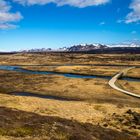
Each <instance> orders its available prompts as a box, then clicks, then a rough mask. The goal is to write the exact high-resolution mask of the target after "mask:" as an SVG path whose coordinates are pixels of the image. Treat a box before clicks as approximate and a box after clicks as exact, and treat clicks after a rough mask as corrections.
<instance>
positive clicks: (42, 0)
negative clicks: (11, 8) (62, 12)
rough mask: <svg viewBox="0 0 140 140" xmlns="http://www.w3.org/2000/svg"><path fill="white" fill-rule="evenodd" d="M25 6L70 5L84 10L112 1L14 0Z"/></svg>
mask: <svg viewBox="0 0 140 140" xmlns="http://www.w3.org/2000/svg"><path fill="white" fill-rule="evenodd" d="M13 1H15V2H18V3H20V4H23V5H34V4H39V5H45V4H48V3H55V4H56V5H57V6H63V5H70V6H74V7H79V8H84V7H87V6H98V5H102V4H106V3H108V2H109V1H110V0H13Z"/></svg>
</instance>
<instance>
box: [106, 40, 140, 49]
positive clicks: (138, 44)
mask: <svg viewBox="0 0 140 140" xmlns="http://www.w3.org/2000/svg"><path fill="white" fill-rule="evenodd" d="M108 46H109V47H134V48H135V47H140V41H138V40H137V41H127V42H123V43H118V44H110V45H108Z"/></svg>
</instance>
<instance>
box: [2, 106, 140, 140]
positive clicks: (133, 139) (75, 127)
mask: <svg viewBox="0 0 140 140" xmlns="http://www.w3.org/2000/svg"><path fill="white" fill-rule="evenodd" d="M0 135H3V136H11V137H23V138H24V137H26V136H30V137H32V138H33V137H36V138H37V137H41V138H42V137H47V138H50V139H51V140H96V139H100V140H139V139H140V137H138V136H132V135H129V134H127V133H125V132H119V131H116V130H112V129H109V128H103V127H101V126H99V125H92V124H90V123H80V122H78V121H75V120H68V119H64V118H60V117H54V116H41V115H39V114H36V113H31V112H25V111H21V110H16V109H12V108H6V107H0Z"/></svg>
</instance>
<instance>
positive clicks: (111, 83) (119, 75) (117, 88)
mask: <svg viewBox="0 0 140 140" xmlns="http://www.w3.org/2000/svg"><path fill="white" fill-rule="evenodd" d="M133 68H135V67H130V68H126V69H124V70H122V71H120V72H119V73H118V74H116V75H115V76H114V77H113V78H112V79H111V80H110V81H109V83H108V84H109V85H110V86H111V87H112V88H114V89H115V90H118V91H120V92H123V93H125V94H127V95H130V96H133V97H136V98H140V95H138V94H135V93H132V92H129V91H126V90H123V89H121V88H119V87H117V86H116V82H117V80H118V79H119V78H121V77H122V76H124V75H125V74H126V73H127V72H128V71H129V70H130V69H133Z"/></svg>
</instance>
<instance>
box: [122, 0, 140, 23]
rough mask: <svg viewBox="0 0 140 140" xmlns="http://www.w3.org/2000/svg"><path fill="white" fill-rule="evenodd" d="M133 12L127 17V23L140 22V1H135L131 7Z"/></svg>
mask: <svg viewBox="0 0 140 140" xmlns="http://www.w3.org/2000/svg"><path fill="white" fill-rule="evenodd" d="M129 8H130V9H132V11H131V12H130V13H129V14H128V15H127V16H126V20H125V23H127V24H128V23H134V22H139V21H140V0H133V1H132V3H131V4H130V6H129Z"/></svg>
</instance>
